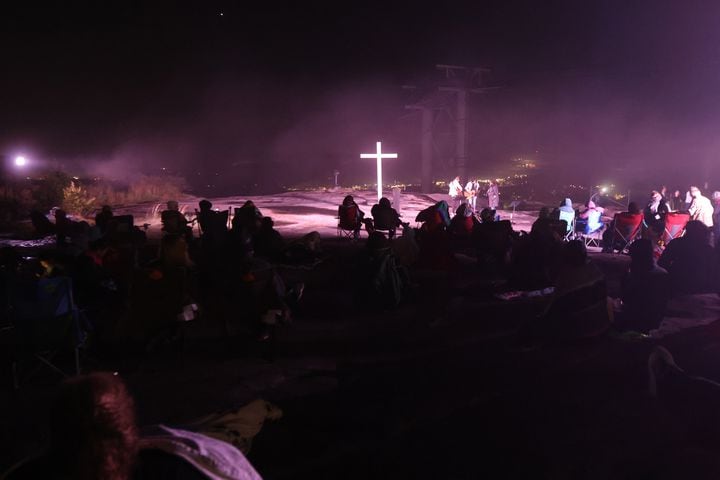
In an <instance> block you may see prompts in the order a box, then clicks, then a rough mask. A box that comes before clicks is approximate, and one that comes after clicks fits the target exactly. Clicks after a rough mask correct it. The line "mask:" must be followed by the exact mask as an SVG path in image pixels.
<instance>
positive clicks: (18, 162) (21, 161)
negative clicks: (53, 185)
mask: <svg viewBox="0 0 720 480" xmlns="http://www.w3.org/2000/svg"><path fill="white" fill-rule="evenodd" d="M27 163H28V161H27V158H25V157H23V156H22V155H18V156H17V157H15V166H16V167H18V168H22V167H24V166H26V165H27Z"/></svg>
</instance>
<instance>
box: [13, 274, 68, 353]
mask: <svg viewBox="0 0 720 480" xmlns="http://www.w3.org/2000/svg"><path fill="white" fill-rule="evenodd" d="M26 288H29V289H33V288H34V293H31V294H29V295H28V294H23V292H17V293H18V294H17V295H13V298H12V299H11V303H12V307H13V324H14V325H15V328H16V329H17V331H18V332H19V334H20V337H21V339H22V341H23V343H24V344H26V345H30V346H32V347H33V348H35V349H37V350H42V349H46V348H55V347H59V346H62V345H65V346H74V345H77V344H78V343H79V342H80V330H79V325H78V312H77V308H76V306H75V302H74V300H73V294H72V281H71V279H70V278H69V277H55V278H43V279H40V280H38V281H37V283H35V284H34V285H26ZM25 293H30V292H25Z"/></svg>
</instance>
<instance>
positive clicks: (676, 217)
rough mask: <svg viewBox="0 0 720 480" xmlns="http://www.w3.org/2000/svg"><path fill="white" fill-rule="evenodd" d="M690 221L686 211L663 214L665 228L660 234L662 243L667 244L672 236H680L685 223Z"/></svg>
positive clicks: (683, 230)
mask: <svg viewBox="0 0 720 480" xmlns="http://www.w3.org/2000/svg"><path fill="white" fill-rule="evenodd" d="M689 221H690V215H689V214H687V213H679V212H671V213H668V214H666V215H665V230H664V231H663V234H662V237H661V239H662V241H663V243H665V244H667V242H669V241H670V240H672V239H674V238H678V237H681V236H682V235H683V233H685V225H687V223H688V222H689Z"/></svg>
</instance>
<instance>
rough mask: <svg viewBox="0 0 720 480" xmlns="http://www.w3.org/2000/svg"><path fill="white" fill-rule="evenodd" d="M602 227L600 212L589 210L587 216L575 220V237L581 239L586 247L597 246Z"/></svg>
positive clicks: (603, 226) (600, 237)
mask: <svg viewBox="0 0 720 480" xmlns="http://www.w3.org/2000/svg"><path fill="white" fill-rule="evenodd" d="M593 227H594V228H593ZM604 228H605V224H604V223H602V222H601V221H600V212H599V211H597V210H591V211H590V213H589V216H588V218H578V219H576V220H575V237H576V238H579V239H580V240H582V242H583V243H584V244H585V246H586V247H599V246H600V241H601V240H602V231H603V229H604Z"/></svg>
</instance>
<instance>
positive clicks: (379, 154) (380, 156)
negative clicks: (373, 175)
mask: <svg viewBox="0 0 720 480" xmlns="http://www.w3.org/2000/svg"><path fill="white" fill-rule="evenodd" d="M376 145H377V153H361V154H360V158H375V159H377V177H378V178H377V189H378V191H377V194H378V202H379V201H380V199H381V198H382V159H383V158H397V153H382V142H377V143H376Z"/></svg>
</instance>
